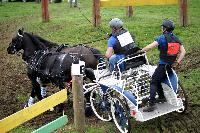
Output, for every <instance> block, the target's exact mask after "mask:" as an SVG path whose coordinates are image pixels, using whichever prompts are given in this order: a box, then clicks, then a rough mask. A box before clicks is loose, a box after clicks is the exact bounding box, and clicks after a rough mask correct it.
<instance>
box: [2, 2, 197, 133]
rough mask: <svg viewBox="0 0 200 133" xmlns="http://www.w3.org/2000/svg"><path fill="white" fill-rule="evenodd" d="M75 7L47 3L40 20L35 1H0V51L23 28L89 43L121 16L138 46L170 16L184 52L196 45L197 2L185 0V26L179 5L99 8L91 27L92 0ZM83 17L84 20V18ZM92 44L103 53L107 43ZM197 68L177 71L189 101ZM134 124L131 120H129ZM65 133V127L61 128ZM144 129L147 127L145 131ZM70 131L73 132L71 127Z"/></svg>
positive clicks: (152, 55) (62, 40)
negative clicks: (98, 19)
mask: <svg viewBox="0 0 200 133" xmlns="http://www.w3.org/2000/svg"><path fill="white" fill-rule="evenodd" d="M79 7H80V10H79V9H78V8H69V5H68V4H67V2H66V0H65V1H64V2H62V3H57V4H55V3H52V4H49V13H50V22H48V23H42V18H41V5H40V4H37V3H31V2H27V3H22V2H20V3H18V2H12V3H3V4H0V35H1V36H3V35H4V34H5V35H6V34H9V35H8V36H9V37H10V38H8V39H7V40H6V41H2V39H1V40H0V44H1V45H0V50H2V51H3V50H5V48H6V47H7V45H8V43H9V41H10V40H11V37H12V36H14V35H15V34H16V32H17V30H18V29H19V28H21V27H24V28H25V30H26V31H27V32H33V33H35V34H38V35H40V36H42V37H43V38H46V39H48V40H50V41H53V42H57V43H60V44H62V43H67V44H71V45H74V44H79V43H85V42H91V41H93V40H97V39H100V38H103V37H104V36H105V34H106V33H107V32H108V33H109V32H110V29H109V26H108V22H109V20H110V19H111V18H113V17H118V18H121V19H122V20H123V21H124V24H125V26H124V27H125V28H127V29H129V31H130V32H131V33H134V35H135V36H136V41H137V44H138V46H140V47H144V46H146V45H147V44H149V43H151V42H152V41H153V40H154V38H155V37H156V36H158V35H160V34H161V29H160V25H161V22H162V20H163V19H165V18H170V19H172V20H173V21H174V22H175V25H176V28H175V31H174V33H175V34H176V35H178V36H179V37H180V39H181V40H182V41H183V43H184V46H185V48H186V50H187V52H188V53H189V52H192V50H193V49H197V48H199V47H200V39H199V38H200V15H199V13H200V8H199V7H200V1H199V0H188V18H189V19H188V20H189V25H188V27H181V26H180V23H179V7H178V6H176V5H168V6H140V7H134V17H132V18H127V17H126V16H125V13H126V11H125V8H122V7H120V8H101V18H102V23H101V26H100V27H98V28H95V27H93V26H92V23H90V22H89V21H88V20H87V19H89V20H90V21H91V22H92V18H91V17H92V0H80V1H79ZM85 17H86V18H87V19H86V18H85ZM90 45H91V46H93V47H96V48H98V49H100V50H101V51H102V52H105V50H106V45H107V42H106V40H102V41H99V42H96V43H92V44H90ZM148 58H149V60H150V62H153V63H157V60H158V52H157V50H156V49H155V50H152V51H151V52H149V53H148ZM199 73H200V69H193V70H190V71H189V72H182V73H180V79H181V81H182V82H183V86H184V87H185V88H186V89H187V91H188V94H189V97H190V99H191V101H192V102H194V103H198V102H199V95H200V93H199V91H197V90H198V88H200V85H199V81H200V74H199ZM18 99H19V100H24V96H22V95H19V97H18ZM133 123H134V122H133ZM112 126H113V125H112V124H108V126H102V129H98V133H101V132H102V133H104V132H114V130H113V127H112ZM150 127H151V125H150V126H149V125H144V124H143V125H141V126H139V127H138V128H136V130H135V132H142V131H145V130H146V129H144V128H150ZM63 130H64V131H66V132H67V130H69V127H66V129H63ZM22 131H23V132H30V130H29V128H26V127H19V128H17V129H15V130H13V132H22ZM146 131H147V130H146ZM71 132H72V133H74V132H75V131H74V130H73V127H72V131H71ZM87 132H90V133H93V132H95V133H96V132H97V130H96V129H94V128H93V127H88V128H87Z"/></svg>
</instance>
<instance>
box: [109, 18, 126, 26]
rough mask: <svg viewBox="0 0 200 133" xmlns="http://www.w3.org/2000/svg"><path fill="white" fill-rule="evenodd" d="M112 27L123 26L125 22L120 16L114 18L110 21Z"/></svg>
mask: <svg viewBox="0 0 200 133" xmlns="http://www.w3.org/2000/svg"><path fill="white" fill-rule="evenodd" d="M109 25H110V27H115V28H121V27H122V26H123V22H122V21H121V20H120V19H119V18H113V19H112V20H111V21H110V22H109Z"/></svg>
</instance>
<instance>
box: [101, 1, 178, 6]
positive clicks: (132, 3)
mask: <svg viewBox="0 0 200 133" xmlns="http://www.w3.org/2000/svg"><path fill="white" fill-rule="evenodd" d="M178 1H179V0H100V6H101V7H119V6H120V7H122V6H143V5H169V4H178Z"/></svg>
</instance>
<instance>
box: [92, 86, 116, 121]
mask: <svg viewBox="0 0 200 133" xmlns="http://www.w3.org/2000/svg"><path fill="white" fill-rule="evenodd" d="M90 103H91V107H92V110H93V112H94V113H95V115H96V116H97V117H98V118H99V119H100V120H102V121H110V120H111V119H112V117H111V111H110V96H109V94H107V93H103V91H102V90H101V87H98V88H95V89H93V90H92V91H91V94H90Z"/></svg>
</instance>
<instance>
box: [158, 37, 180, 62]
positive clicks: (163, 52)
mask: <svg viewBox="0 0 200 133" xmlns="http://www.w3.org/2000/svg"><path fill="white" fill-rule="evenodd" d="M164 36H165V39H166V42H167V44H166V45H163V46H159V47H158V49H159V50H160V59H161V60H163V61H164V62H166V63H168V64H172V63H174V61H175V60H176V57H177V55H178V53H179V50H180V45H181V42H180V40H179V39H178V37H176V36H174V35H172V36H171V35H169V34H164Z"/></svg>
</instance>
